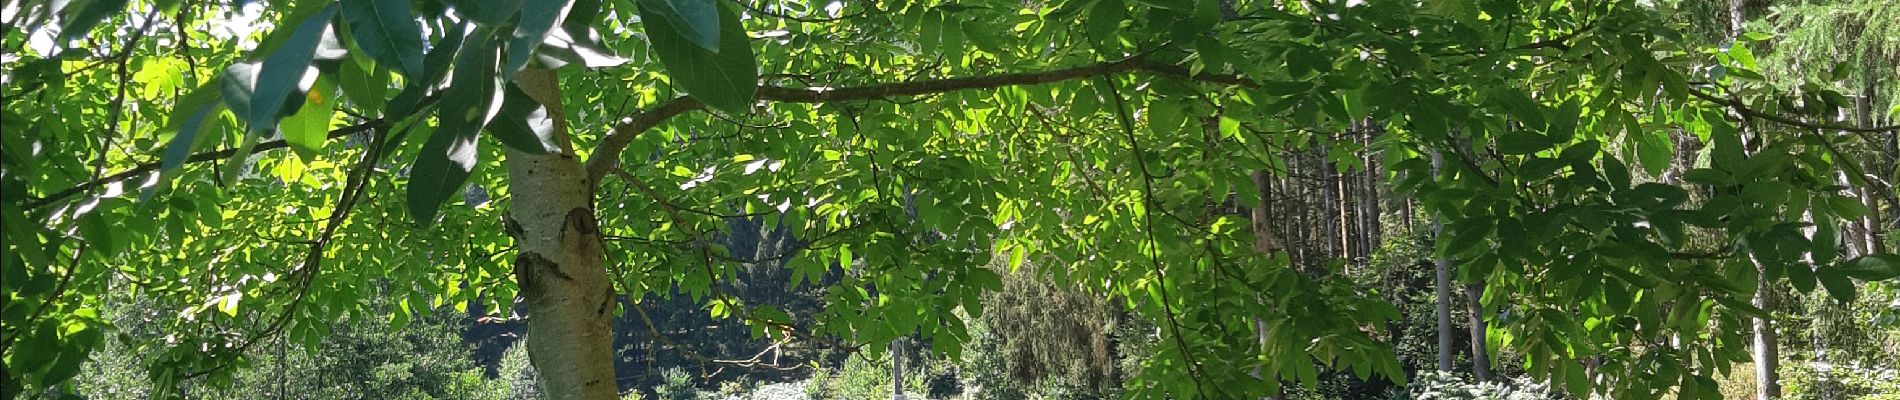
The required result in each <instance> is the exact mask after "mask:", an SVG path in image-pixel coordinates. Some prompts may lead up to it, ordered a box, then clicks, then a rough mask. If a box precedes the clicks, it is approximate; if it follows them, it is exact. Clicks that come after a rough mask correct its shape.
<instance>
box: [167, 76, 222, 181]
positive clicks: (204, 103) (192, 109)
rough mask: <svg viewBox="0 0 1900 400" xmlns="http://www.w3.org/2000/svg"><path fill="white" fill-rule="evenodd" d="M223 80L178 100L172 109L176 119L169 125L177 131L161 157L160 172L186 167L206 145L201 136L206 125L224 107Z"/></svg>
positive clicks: (207, 84) (216, 80) (213, 81)
mask: <svg viewBox="0 0 1900 400" xmlns="http://www.w3.org/2000/svg"><path fill="white" fill-rule="evenodd" d="M220 82H221V81H220V80H219V79H215V78H214V79H212V80H211V82H207V83H205V84H204V86H200V87H198V88H197V89H195V90H192V91H191V94H187V95H185V97H183V98H180V99H178V101H177V102H176V103H173V104H176V105H175V106H174V107H173V108H172V117H171V120H170V121H169V122H167V123H166V129H167V130H170V131H173V132H177V134H176V135H174V136H172V140H171V142H169V143H168V144H166V145H165V153H164V154H163V155H161V156H159V164H158V165H159V169H160V170H165V171H169V170H172V169H176V168H178V166H180V165H184V164H185V160H186V159H188V158H190V157H191V154H192V153H193V152H196V151H198V146H199V144H201V143H203V142H204V136H203V135H201V133H202V132H203V131H204V127H205V126H207V124H206V122H207V121H209V120H210V119H211V118H212V117H214V116H216V115H217V112H218V111H219V110H220V107H221V106H222V104H221V103H219V102H218V100H219V92H220V90H222V88H221V87H220V86H221V85H220Z"/></svg>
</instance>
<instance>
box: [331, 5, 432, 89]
mask: <svg viewBox="0 0 1900 400" xmlns="http://www.w3.org/2000/svg"><path fill="white" fill-rule="evenodd" d="M342 4H343V22H344V23H345V24H348V25H349V27H350V36H353V37H355V39H356V46H357V47H360V48H362V49H363V52H365V53H369V56H370V57H373V58H375V59H376V62H378V63H381V64H383V65H384V66H385V67H387V68H391V69H394V70H396V71H400V72H402V76H403V77H406V78H411V79H415V78H416V77H419V76H422V30H421V29H420V28H419V27H418V26H417V25H416V16H415V14H414V13H412V12H410V7H409V1H408V0H343V1H342Z"/></svg>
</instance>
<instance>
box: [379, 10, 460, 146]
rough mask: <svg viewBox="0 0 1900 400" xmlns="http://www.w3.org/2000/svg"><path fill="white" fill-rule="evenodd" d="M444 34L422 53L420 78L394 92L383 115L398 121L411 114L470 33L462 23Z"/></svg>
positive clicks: (447, 66)
mask: <svg viewBox="0 0 1900 400" xmlns="http://www.w3.org/2000/svg"><path fill="white" fill-rule="evenodd" d="M444 33H445V36H444V37H443V38H442V41H441V42H439V43H436V44H435V47H434V48H431V49H429V54H426V55H423V57H422V77H421V78H418V79H411V80H409V82H408V84H407V86H404V87H403V89H402V92H401V93H397V94H396V98H394V99H390V100H389V108H387V109H385V110H384V111H383V115H384V116H385V117H386V118H389V119H390V120H392V121H401V120H403V119H406V118H408V117H409V115H411V114H413V113H415V112H416V111H417V109H418V108H420V106H419V104H420V103H421V101H422V96H423V95H424V94H427V93H428V91H429V90H430V89H431V88H433V87H435V84H436V83H438V82H441V81H442V77H443V76H446V75H448V73H449V67H450V66H452V65H453V64H454V63H455V54H456V53H457V52H459V51H461V49H462V42H464V41H467V40H468V36H469V35H473V34H474V33H472V32H471V31H470V30H469V26H468V23H466V22H464V23H460V24H456V25H455V26H453V27H450V28H449V29H448V30H446V31H445V32H444Z"/></svg>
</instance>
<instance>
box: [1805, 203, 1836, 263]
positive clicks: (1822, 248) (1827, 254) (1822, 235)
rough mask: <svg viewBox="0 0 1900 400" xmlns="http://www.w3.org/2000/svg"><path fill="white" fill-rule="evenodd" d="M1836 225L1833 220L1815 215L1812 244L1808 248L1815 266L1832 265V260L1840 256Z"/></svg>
mask: <svg viewBox="0 0 1900 400" xmlns="http://www.w3.org/2000/svg"><path fill="white" fill-rule="evenodd" d="M1836 224H1837V222H1835V220H1834V219H1833V218H1828V217H1827V216H1826V215H1818V214H1817V215H1815V218H1814V235H1813V238H1814V240H1813V243H1814V244H1813V245H1812V246H1809V247H1810V250H1809V252H1810V253H1811V254H1812V255H1813V257H1814V263H1815V264H1821V265H1827V264H1832V263H1833V262H1834V259H1835V258H1836V257H1839V256H1840V252H1841V249H1840V247H1841V242H1840V228H1839V227H1838V226H1837V225H1836Z"/></svg>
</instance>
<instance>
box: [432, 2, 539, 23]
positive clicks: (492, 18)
mask: <svg viewBox="0 0 1900 400" xmlns="http://www.w3.org/2000/svg"><path fill="white" fill-rule="evenodd" d="M446 1H447V3H449V4H450V5H453V6H455V11H456V12H457V13H461V14H462V15H463V16H467V17H468V18H469V19H471V20H474V21H475V22H477V23H480V24H481V25H483V26H484V27H488V28H494V27H500V26H505V25H508V22H509V20H510V19H513V18H514V17H515V14H516V13H517V12H518V11H521V8H522V7H521V6H522V0H446ZM537 6H538V4H537Z"/></svg>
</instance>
